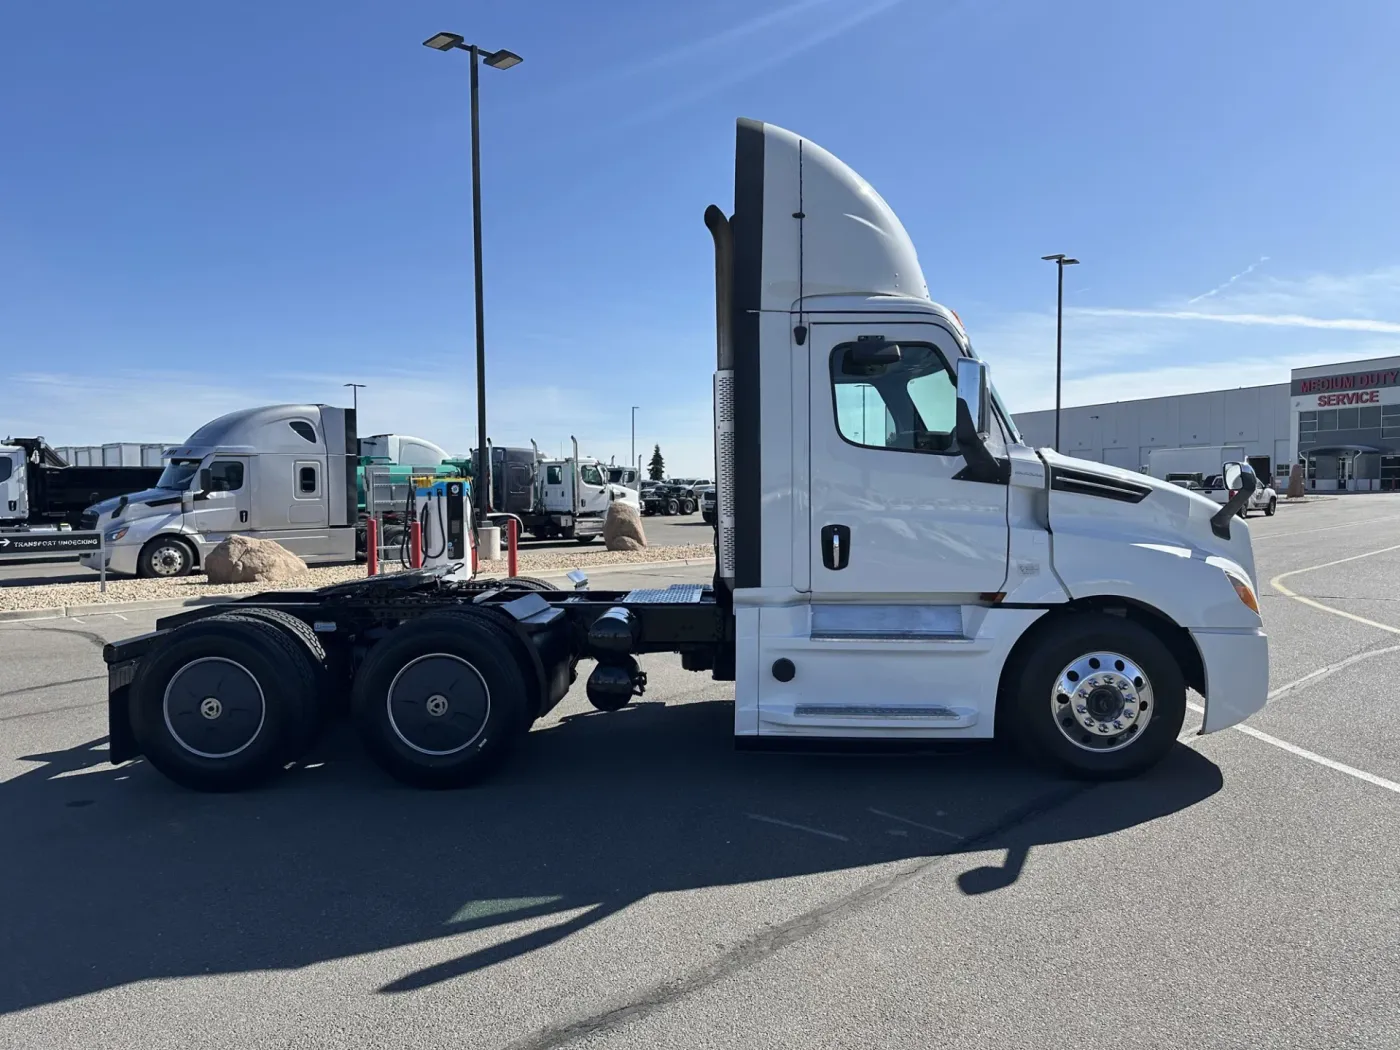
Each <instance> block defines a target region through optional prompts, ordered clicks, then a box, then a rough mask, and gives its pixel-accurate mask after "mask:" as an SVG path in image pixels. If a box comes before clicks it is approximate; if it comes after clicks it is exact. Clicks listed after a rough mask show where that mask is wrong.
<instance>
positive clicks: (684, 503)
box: [681, 499, 695, 517]
mask: <svg viewBox="0 0 1400 1050" xmlns="http://www.w3.org/2000/svg"><path fill="white" fill-rule="evenodd" d="M681 513H682V514H684V515H685V516H686V517H689V516H690V515H692V514H694V513H695V501H694V500H693V499H683V500H681Z"/></svg>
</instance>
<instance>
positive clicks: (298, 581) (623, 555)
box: [0, 543, 715, 611]
mask: <svg viewBox="0 0 1400 1050" xmlns="http://www.w3.org/2000/svg"><path fill="white" fill-rule="evenodd" d="M714 553H715V551H714V546H713V545H712V544H709V543H704V544H700V543H696V544H688V545H686V546H677V547H648V548H647V549H646V550H641V551H609V550H602V549H599V550H564V551H560V550H542V551H522V552H521V554H520V561H519V570H520V574H521V575H522V576H538V575H540V574H542V573H553V572H567V571H568V570H570V569H585V570H587V569H590V568H595V567H597V566H600V565H626V564H629V563H646V562H655V561H682V560H687V559H705V558H713V557H714ZM390 565H391V566H392V567H393V568H395V569H397V568H398V562H397V561H393V562H391V563H390ZM386 567H387V566H386ZM505 571H506V563H505V560H504V559H502V560H501V561H498V562H488V563H486V564H485V565H483V566H482V572H481V575H482V576H504V575H505ZM364 575H365V567H364V565H363V564H359V565H326V566H317V567H315V568H311V569H308V570H307V571H306V572H304V573H302V574H301V575H299V576H297V577H295V578H294V579H291V580H287V581H285V582H284V583H279V584H266V583H236V584H222V585H214V584H210V583H208V582H206V580H205V578H204V576H203V575H193V576H184V577H181V578H179V579H174V580H133V579H129V578H125V577H122V578H113V577H108V579H107V593H105V594H102V593H99V591H98V589H97V577H96V576H94V577H93V579H92V582H90V583H89V582H87V581H83V582H82V583H51V584H36V585H30V586H12V587H0V611H12V610H21V609H50V608H55V607H57V606H64V605H91V604H97V603H101V602H130V601H140V600H142V599H148V598H161V599H179V598H202V597H205V596H206V595H219V594H251V593H255V592H257V591H270V590H313V589H315V588H317V587H326V586H328V585H330V584H332V583H344V582H346V581H347V580H357V579H362V578H363V577H364Z"/></svg>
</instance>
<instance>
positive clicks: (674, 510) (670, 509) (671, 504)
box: [666, 499, 681, 515]
mask: <svg viewBox="0 0 1400 1050" xmlns="http://www.w3.org/2000/svg"><path fill="white" fill-rule="evenodd" d="M680 512H681V501H680V500H678V499H668V500H667V501H666V513H667V514H668V515H671V514H679V513H680Z"/></svg>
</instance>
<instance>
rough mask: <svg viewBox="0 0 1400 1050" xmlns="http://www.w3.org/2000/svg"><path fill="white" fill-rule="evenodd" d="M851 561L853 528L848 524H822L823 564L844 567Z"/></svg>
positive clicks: (838, 567) (831, 567)
mask: <svg viewBox="0 0 1400 1050" xmlns="http://www.w3.org/2000/svg"><path fill="white" fill-rule="evenodd" d="M850 563H851V529H850V527H849V526H847V525H823V526H822V564H823V565H825V566H826V567H827V568H828V569H831V570H833V571H834V570H837V569H844V568H845V567H846V566H847V565H849V564H850Z"/></svg>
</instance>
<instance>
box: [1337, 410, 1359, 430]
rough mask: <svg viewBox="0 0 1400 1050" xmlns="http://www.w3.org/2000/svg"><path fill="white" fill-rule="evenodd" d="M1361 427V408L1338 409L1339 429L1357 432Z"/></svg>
mask: <svg viewBox="0 0 1400 1050" xmlns="http://www.w3.org/2000/svg"><path fill="white" fill-rule="evenodd" d="M1360 425H1361V409H1359V408H1339V409H1337V429H1338V430H1355V429H1356V428H1357V427H1359V426H1360Z"/></svg>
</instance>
